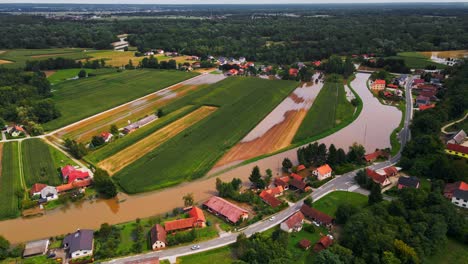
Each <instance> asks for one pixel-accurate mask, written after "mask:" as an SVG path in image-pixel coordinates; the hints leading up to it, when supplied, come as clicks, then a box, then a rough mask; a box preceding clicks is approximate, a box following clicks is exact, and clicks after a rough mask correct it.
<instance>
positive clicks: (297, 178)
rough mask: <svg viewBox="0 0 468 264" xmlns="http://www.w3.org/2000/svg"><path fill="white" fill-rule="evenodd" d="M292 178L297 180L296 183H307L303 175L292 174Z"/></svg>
mask: <svg viewBox="0 0 468 264" xmlns="http://www.w3.org/2000/svg"><path fill="white" fill-rule="evenodd" d="M291 178H292V179H294V180H296V181H302V182H305V178H304V177H302V176H301V175H299V174H296V173H291Z"/></svg>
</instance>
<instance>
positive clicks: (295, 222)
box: [280, 211, 304, 233]
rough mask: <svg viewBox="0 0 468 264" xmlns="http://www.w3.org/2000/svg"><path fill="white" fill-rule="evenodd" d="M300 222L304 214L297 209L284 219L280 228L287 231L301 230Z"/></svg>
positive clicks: (301, 222) (302, 220)
mask: <svg viewBox="0 0 468 264" xmlns="http://www.w3.org/2000/svg"><path fill="white" fill-rule="evenodd" d="M302 224H304V215H303V214H302V213H301V212H300V211H297V212H296V213H295V214H293V215H292V216H291V217H289V218H288V219H287V220H286V221H284V222H283V223H281V225H280V228H281V230H283V231H286V232H288V233H291V232H299V231H301V230H302Z"/></svg>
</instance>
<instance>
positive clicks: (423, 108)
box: [418, 104, 435, 111]
mask: <svg viewBox="0 0 468 264" xmlns="http://www.w3.org/2000/svg"><path fill="white" fill-rule="evenodd" d="M434 107H435V104H430V105H420V106H419V107H418V108H419V111H424V110H427V109H431V108H434Z"/></svg>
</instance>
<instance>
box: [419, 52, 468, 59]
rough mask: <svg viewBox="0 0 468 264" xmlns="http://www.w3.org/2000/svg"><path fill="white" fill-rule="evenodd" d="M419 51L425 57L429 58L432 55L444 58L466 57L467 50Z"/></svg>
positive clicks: (467, 54)
mask: <svg viewBox="0 0 468 264" xmlns="http://www.w3.org/2000/svg"><path fill="white" fill-rule="evenodd" d="M420 53H421V54H422V55H424V56H426V57H427V58H431V57H432V56H435V57H439V58H444V59H447V58H465V57H468V50H445V51H423V52H420Z"/></svg>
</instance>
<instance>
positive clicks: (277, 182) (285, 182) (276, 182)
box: [273, 176, 290, 190]
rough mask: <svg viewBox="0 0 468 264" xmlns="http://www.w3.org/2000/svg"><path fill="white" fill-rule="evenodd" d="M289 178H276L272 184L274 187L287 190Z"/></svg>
mask: <svg viewBox="0 0 468 264" xmlns="http://www.w3.org/2000/svg"><path fill="white" fill-rule="evenodd" d="M289 180H290V179H289V177H288V176H284V177H278V178H275V179H274V180H273V184H274V185H275V186H276V187H279V186H281V187H282V188H283V190H289Z"/></svg>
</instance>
